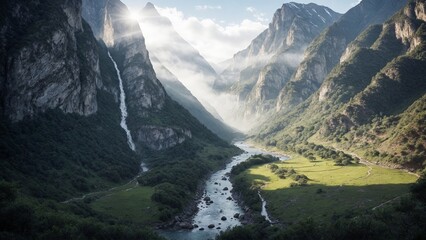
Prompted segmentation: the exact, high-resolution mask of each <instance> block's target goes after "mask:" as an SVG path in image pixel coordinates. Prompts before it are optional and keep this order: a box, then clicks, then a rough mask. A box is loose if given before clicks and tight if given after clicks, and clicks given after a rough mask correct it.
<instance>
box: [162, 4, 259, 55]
mask: <svg viewBox="0 0 426 240" xmlns="http://www.w3.org/2000/svg"><path fill="white" fill-rule="evenodd" d="M198 7H199V8H200V10H201V9H209V7H212V6H198ZM213 7H216V9H217V7H218V6H213ZM157 9H158V11H159V13H160V14H161V15H162V16H165V17H167V18H169V19H170V21H171V22H172V23H173V26H174V28H175V30H176V31H177V32H178V33H179V34H180V35H181V36H182V37H183V38H184V39H185V40H186V41H188V42H189V43H190V44H191V45H192V46H193V47H194V48H196V49H197V50H198V51H199V52H200V53H201V55H202V56H203V57H205V58H206V59H207V60H208V61H209V62H211V63H220V62H222V61H224V60H227V59H229V58H231V57H232V56H233V54H235V53H236V52H238V51H240V50H242V49H244V48H246V47H247V46H248V45H249V44H250V42H251V40H253V39H254V38H255V37H256V36H257V35H259V34H260V33H261V32H262V31H263V30H265V29H266V28H267V27H268V26H267V24H266V23H265V21H261V20H260V19H257V20H256V21H253V20H249V19H244V20H242V21H241V22H240V23H231V24H227V23H224V22H220V21H218V20H216V19H210V18H206V19H199V18H196V17H187V16H185V15H184V14H183V12H181V11H179V10H178V9H176V8H160V7H157ZM253 14H259V13H257V12H253Z"/></svg>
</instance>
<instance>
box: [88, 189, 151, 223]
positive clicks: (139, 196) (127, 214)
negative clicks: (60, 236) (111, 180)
mask: <svg viewBox="0 0 426 240" xmlns="http://www.w3.org/2000/svg"><path fill="white" fill-rule="evenodd" d="M153 193H154V189H153V188H151V187H141V186H137V187H133V188H128V189H118V190H117V191H114V192H112V193H110V194H108V195H105V196H103V197H102V198H99V199H98V200H96V201H94V202H92V203H91V206H92V207H93V208H94V209H95V210H97V211H100V212H102V213H105V214H109V215H112V216H115V217H118V218H120V219H122V220H126V221H132V222H134V223H139V224H143V225H144V224H152V223H156V222H159V220H158V216H159V210H158V204H157V203H155V202H153V201H152V200H151V195H152V194H153Z"/></svg>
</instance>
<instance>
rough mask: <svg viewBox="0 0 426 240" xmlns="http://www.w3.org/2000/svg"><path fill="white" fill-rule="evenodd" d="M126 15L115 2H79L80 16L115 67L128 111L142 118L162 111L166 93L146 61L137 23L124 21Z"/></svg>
mask: <svg viewBox="0 0 426 240" xmlns="http://www.w3.org/2000/svg"><path fill="white" fill-rule="evenodd" d="M129 15H130V12H129V10H128V9H127V7H126V6H125V5H124V4H123V3H122V2H121V1H119V0H112V1H106V0H100V1H89V0H83V17H84V18H85V19H86V20H87V21H88V23H89V24H90V26H91V27H92V29H93V32H94V33H95V36H96V37H97V38H98V39H101V40H103V41H104V42H105V44H106V45H107V46H108V48H110V51H111V53H112V55H113V57H114V58H115V59H116V61H117V62H118V64H119V68H120V69H121V73H122V78H123V81H124V88H125V92H126V94H127V98H128V101H127V102H128V107H129V109H133V110H135V113H136V114H138V115H140V116H146V114H147V113H146V112H147V111H148V110H153V109H154V110H155V109H156V110H161V109H162V107H163V106H164V104H165V98H166V97H165V96H166V94H165V91H164V89H163V87H162V86H161V83H160V82H159V81H158V80H157V78H156V75H155V72H154V70H153V67H152V65H151V62H150V60H149V54H148V51H147V49H146V46H145V39H144V37H143V35H142V32H141V30H140V27H139V24H138V22H137V21H136V20H131V19H129V18H126V16H129Z"/></svg>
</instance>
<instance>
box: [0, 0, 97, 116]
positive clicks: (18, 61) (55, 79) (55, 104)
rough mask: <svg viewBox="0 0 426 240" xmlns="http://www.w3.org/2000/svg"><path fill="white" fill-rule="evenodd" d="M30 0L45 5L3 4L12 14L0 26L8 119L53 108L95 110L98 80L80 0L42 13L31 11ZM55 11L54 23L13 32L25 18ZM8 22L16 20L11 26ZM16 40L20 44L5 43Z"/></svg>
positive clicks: (93, 43)
mask: <svg viewBox="0 0 426 240" xmlns="http://www.w3.org/2000/svg"><path fill="white" fill-rule="evenodd" d="M29 5H31V6H32V7H34V8H40V9H41V8H44V7H46V6H45V5H44V4H41V3H39V2H37V1H31V4H30V2H26V1H25V2H24V1H19V0H18V1H13V3H11V4H10V6H9V7H10V9H9V10H8V11H11V12H13V14H12V15H9V16H10V17H7V18H6V19H4V23H5V24H4V25H3V26H1V31H0V38H1V39H2V45H1V46H2V49H1V54H2V55H3V54H5V55H3V56H5V59H4V61H5V63H4V65H3V66H6V67H5V68H2V69H1V74H0V75H1V77H0V85H1V87H0V91H1V96H2V99H1V102H3V103H4V104H3V106H2V107H3V108H4V109H3V111H4V113H5V114H6V115H7V116H8V117H9V118H10V119H11V120H12V121H19V120H22V119H23V118H24V117H26V116H30V117H31V116H34V115H36V114H37V113H39V112H44V111H46V110H47V109H55V108H59V109H61V110H63V111H64V112H66V113H77V114H80V115H90V114H93V113H95V112H96V111H97V101H96V87H97V83H100V82H101V80H100V70H99V56H98V53H97V45H96V40H95V39H94V38H93V36H92V33H91V31H90V28H88V26H87V25H86V26H84V24H83V21H82V19H81V14H80V12H81V3H80V1H77V0H69V1H64V2H63V3H62V4H61V5H60V7H61V9H60V10H62V11H60V10H54V11H53V12H52V13H51V14H52V16H41V17H40V16H38V15H34V14H33V11H32V9H28V6H29ZM58 5H59V4H58ZM54 16H56V17H57V18H58V19H59V20H58V21H59V22H57V24H56V25H54V26H51V27H48V28H40V29H34V30H32V31H33V32H31V31H26V32H25V34H19V35H17V34H16V31H19V29H26V28H28V26H29V24H33V23H35V22H40V21H48V19H50V17H54ZM61 17H63V18H61ZM55 19H56V18H55ZM61 19H64V20H65V21H62V20H61ZM12 22H13V23H16V22H19V25H18V26H15V25H14V27H12ZM21 38H22V39H25V38H31V41H24V40H20V39H21ZM18 41H23V44H21V45H19V46H17V45H14V47H13V48H11V49H8V46H9V45H10V44H14V43H15V42H18ZM83 49H84V50H83Z"/></svg>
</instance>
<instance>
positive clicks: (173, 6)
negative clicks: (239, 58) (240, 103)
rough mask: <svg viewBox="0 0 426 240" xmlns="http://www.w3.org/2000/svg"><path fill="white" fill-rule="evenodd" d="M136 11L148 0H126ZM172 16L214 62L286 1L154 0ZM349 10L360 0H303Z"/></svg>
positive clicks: (247, 39)
mask: <svg viewBox="0 0 426 240" xmlns="http://www.w3.org/2000/svg"><path fill="white" fill-rule="evenodd" d="M123 2H124V3H125V4H126V5H127V6H128V7H129V9H130V10H131V11H132V12H136V11H139V10H140V9H142V8H143V7H144V6H145V5H146V3H147V2H149V1H147V0H123ZM151 2H152V3H153V4H154V5H155V6H156V8H157V10H158V11H159V12H160V13H161V15H163V16H166V17H168V18H169V19H170V20H171V21H172V23H173V25H174V27H175V29H176V31H177V32H178V33H179V34H180V35H181V36H182V37H183V38H184V39H185V40H186V41H188V42H189V43H190V44H191V45H192V46H194V47H195V48H196V49H197V50H198V51H199V52H200V53H201V55H202V56H203V57H205V58H206V59H207V60H208V61H209V62H210V63H211V64H218V63H221V62H222V61H225V60H227V59H230V58H231V57H232V56H233V55H234V54H235V53H236V52H238V51H239V50H242V49H244V48H245V47H247V46H248V44H249V43H250V41H251V40H253V38H255V37H256V36H257V35H258V34H260V33H261V32H262V31H263V30H264V29H266V28H267V27H268V24H269V22H270V21H271V18H272V16H273V14H274V12H275V10H276V9H278V8H280V7H281V5H282V4H283V3H285V2H290V1H280V0H268V1H261V0H250V1H243V2H241V1H218V0H216V1H204V0H203V1H195V0H190V1H174V0H153V1H151ZM296 2H300V3H309V2H314V3H317V4H322V5H325V6H328V7H330V8H331V9H333V10H335V11H337V12H341V13H343V12H346V11H347V10H348V9H349V8H351V7H353V6H355V5H356V4H357V3H358V2H359V0H301V1H296Z"/></svg>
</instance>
